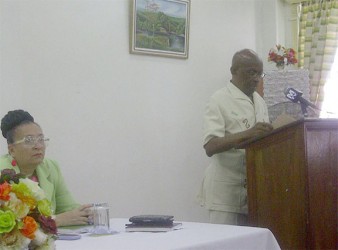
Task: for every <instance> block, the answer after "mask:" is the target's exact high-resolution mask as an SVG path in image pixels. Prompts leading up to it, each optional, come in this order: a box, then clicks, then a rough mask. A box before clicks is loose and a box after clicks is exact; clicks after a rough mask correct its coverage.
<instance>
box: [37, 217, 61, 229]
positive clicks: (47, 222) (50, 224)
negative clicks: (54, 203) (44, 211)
mask: <svg viewBox="0 0 338 250" xmlns="http://www.w3.org/2000/svg"><path fill="white" fill-rule="evenodd" d="M39 222H40V226H41V228H42V229H43V231H45V232H46V233H49V234H57V227H56V223H55V220H53V219H52V217H50V216H49V217H45V216H43V215H40V216H39Z"/></svg>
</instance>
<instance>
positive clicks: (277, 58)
mask: <svg viewBox="0 0 338 250" xmlns="http://www.w3.org/2000/svg"><path fill="white" fill-rule="evenodd" d="M268 61H269V62H274V63H276V66H277V68H279V67H282V68H283V67H284V66H285V65H289V64H295V63H297V62H298V61H297V58H296V51H294V49H292V48H285V47H283V46H281V45H280V44H277V45H276V49H274V48H273V49H270V51H269V56H268Z"/></svg>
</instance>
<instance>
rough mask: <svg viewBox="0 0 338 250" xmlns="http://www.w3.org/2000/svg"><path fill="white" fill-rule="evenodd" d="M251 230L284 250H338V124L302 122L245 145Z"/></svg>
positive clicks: (326, 120) (334, 122)
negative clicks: (267, 234) (263, 231)
mask: <svg viewBox="0 0 338 250" xmlns="http://www.w3.org/2000/svg"><path fill="white" fill-rule="evenodd" d="M242 147H243V148H245V149H246V160H247V177H248V180H247V182H248V208H249V218H248V219H249V225H251V226H259V227H266V228H268V229H270V230H271V231H272V233H273V234H274V235H275V237H276V239H277V241H278V243H279V244H280V246H281V248H282V249H337V248H338V240H337V239H338V234H337V226H338V223H337V207H338V204H337V203H338V199H337V173H338V171H337V169H338V119H305V120H304V119H303V120H298V121H296V122H293V123H290V124H288V125H286V126H283V127H280V128H277V129H275V130H273V131H272V132H270V133H269V134H266V135H264V136H261V137H259V138H254V139H252V140H250V141H247V142H245V143H243V145H242Z"/></svg>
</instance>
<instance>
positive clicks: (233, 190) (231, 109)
mask: <svg viewBox="0 0 338 250" xmlns="http://www.w3.org/2000/svg"><path fill="white" fill-rule="evenodd" d="M257 122H269V116H268V109H267V106H266V104H265V102H264V99H263V98H262V97H261V96H260V95H259V94H258V93H256V92H254V93H253V102H252V101H251V100H250V98H249V97H248V96H247V95H245V94H244V93H243V92H242V91H241V90H240V89H238V88H237V87H236V86H235V85H233V84H232V83H229V84H228V85H227V86H226V87H224V88H222V89H220V90H218V91H216V93H215V94H213V95H212V97H211V99H210V102H209V104H208V105H207V108H206V113H205V117H204V145H205V144H206V143H208V142H209V140H210V139H212V138H214V137H223V136H224V135H225V134H226V133H231V134H233V133H238V132H241V131H245V130H247V129H249V128H251V127H253V126H254V125H255V124H256V123H257ZM199 199H200V201H201V204H202V205H204V206H206V208H207V209H209V210H217V211H227V212H234V213H244V214H246V213H247V212H248V207H247V190H246V166H245V151H244V150H243V149H234V148H233V149H230V150H228V151H225V152H222V153H218V154H214V155H213V156H212V160H211V164H210V166H209V167H208V168H207V170H206V174H205V177H204V180H203V183H202V187H201V191H200V194H199Z"/></svg>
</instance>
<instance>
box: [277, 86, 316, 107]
mask: <svg viewBox="0 0 338 250" xmlns="http://www.w3.org/2000/svg"><path fill="white" fill-rule="evenodd" d="M284 94H285V97H286V98H288V99H289V100H290V101H292V102H294V103H300V104H301V105H302V106H304V108H305V109H306V107H309V106H310V107H311V108H313V109H317V110H320V109H319V108H318V107H317V106H316V105H314V104H313V103H312V102H309V101H308V100H306V99H304V98H303V97H302V95H303V92H301V91H299V90H297V89H294V88H286V89H285V90H284Z"/></svg>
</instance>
